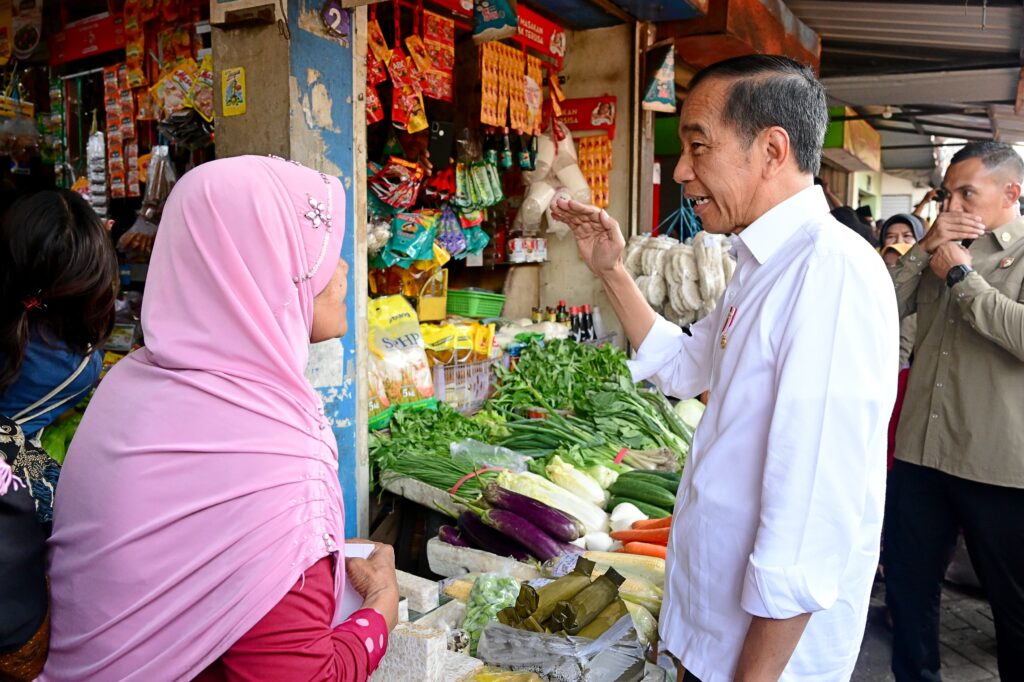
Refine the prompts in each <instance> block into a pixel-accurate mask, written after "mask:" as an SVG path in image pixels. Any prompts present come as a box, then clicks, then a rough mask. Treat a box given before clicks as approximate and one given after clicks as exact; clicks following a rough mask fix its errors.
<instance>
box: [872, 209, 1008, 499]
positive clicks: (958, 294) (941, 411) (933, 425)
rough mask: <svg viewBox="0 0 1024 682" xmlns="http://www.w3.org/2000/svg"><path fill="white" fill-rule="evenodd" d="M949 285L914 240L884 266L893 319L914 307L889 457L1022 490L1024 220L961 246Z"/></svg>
mask: <svg viewBox="0 0 1024 682" xmlns="http://www.w3.org/2000/svg"><path fill="white" fill-rule="evenodd" d="M970 252H971V257H972V259H973V261H974V263H973V267H974V270H975V271H974V272H972V273H970V274H969V275H968V276H967V277H966V278H965V279H964V281H962V282H960V283H959V284H957V285H956V286H955V287H953V288H952V289H949V288H948V287H947V286H946V283H945V281H943V280H941V279H939V278H938V277H937V276H936V275H935V274H934V273H933V272H932V271H931V269H930V268H929V267H928V262H929V259H930V257H929V255H928V254H927V252H925V251H924V249H922V248H921V246H920V244H918V245H916V246H914V248H913V249H911V250H910V251H909V252H907V254H906V255H905V256H904V257H903V258H902V259H901V260H900V262H899V264H898V265H897V266H896V267H894V268H893V269H892V271H891V272H892V277H893V281H894V282H895V285H896V298H897V300H898V302H899V308H900V317H901V318H904V317H907V316H908V315H912V314H914V313H917V335H916V339H915V343H914V365H913V367H912V368H911V370H910V381H909V383H908V386H907V395H906V399H905V402H904V404H903V412H902V414H901V416H900V423H899V429H898V430H897V434H896V458H897V459H900V460H903V461H905V462H910V463H911V464H919V465H923V466H927V467H932V468H934V469H938V470H939V471H944V472H946V473H948V474H951V475H953V476H958V477H960V478H966V479H969V480H972V481H980V482H982V483H990V484H994V485H1001V486H1009V487H1014V488H1024V218H1018V219H1016V220H1014V221H1012V222H1010V223H1007V224H1005V225H1002V226H1001V227H999V228H997V229H995V230H993V231H991V232H989V233H988V234H986V235H984V236H982V237H981V238H979V239H977V240H976V241H975V242H974V243H973V244H972V245H971V247H970Z"/></svg>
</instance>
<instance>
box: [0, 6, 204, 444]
mask: <svg viewBox="0 0 1024 682" xmlns="http://www.w3.org/2000/svg"><path fill="white" fill-rule="evenodd" d="M45 9H46V11H45V12H44V3H43V0H25V1H23V2H15V3H10V2H8V3H0V66H2V67H3V69H4V71H3V86H4V90H3V94H2V95H0V156H2V157H6V159H5V160H4V161H3V162H0V182H2V184H3V188H4V190H3V204H4V205H3V208H5V209H6V207H7V205H9V203H10V202H11V201H13V200H15V199H17V198H19V197H23V196H25V195H26V194H29V193H33V192H37V191H40V190H47V189H54V188H63V189H70V190H71V191H75V192H78V193H80V194H81V195H82V196H83V197H84V198H85V199H86V200H87V201H89V203H90V204H91V205H92V207H93V208H94V209H95V211H96V213H97V214H98V215H99V216H100V217H101V218H102V219H104V220H106V221H108V226H109V229H110V230H111V238H112V240H113V241H114V243H115V244H116V246H117V255H118V261H119V265H120V288H119V292H118V301H117V311H118V315H117V325H116V327H115V330H114V333H113V335H112V336H111V338H110V340H109V341H108V342H107V344H106V346H105V350H106V355H105V363H104V365H105V366H104V372H106V370H108V369H109V368H110V367H111V366H112V365H113V364H115V363H116V362H117V361H118V360H120V359H121V358H123V357H124V356H125V355H126V354H127V353H128V352H130V351H131V350H132V349H133V348H136V347H137V346H138V345H139V344H141V343H142V342H143V339H142V332H141V325H140V324H139V316H140V312H141V305H142V297H143V293H144V290H145V280H146V271H147V267H148V262H149V255H150V252H151V250H152V247H153V242H154V238H155V234H156V231H157V229H158V227H159V222H160V213H161V209H162V206H163V202H164V200H165V199H166V197H167V195H168V194H169V192H170V189H171V187H172V186H173V185H174V182H175V180H176V178H177V177H179V176H180V175H181V174H182V173H184V172H185V171H187V170H188V169H189V168H192V167H193V166H195V165H197V164H199V163H203V162H204V161H207V160H210V159H212V158H213V157H214V145H213V141H214V138H213V120H214V111H213V101H214V100H213V75H212V74H213V71H212V61H211V51H210V49H209V47H210V46H209V38H210V27H209V22H208V18H209V9H210V8H209V3H208V2H206V1H205V0H88V1H78V0H75V1H72V0H48V1H47V2H46V5H45ZM83 410H84V404H83V405H79V406H78V408H77V409H75V410H72V411H70V412H69V413H68V414H66V415H65V416H63V417H62V418H61V419H60V420H59V421H58V422H57V423H56V424H55V425H54V426H52V427H51V428H48V429H47V430H46V432H45V434H44V445H45V446H46V449H47V451H48V452H49V453H50V454H51V455H52V456H53V457H54V458H55V459H57V460H58V461H62V460H63V456H64V453H65V452H66V450H67V446H68V444H69V442H70V439H71V437H72V436H73V434H74V431H75V429H76V428H77V424H78V422H79V420H80V419H81V415H82V411H83Z"/></svg>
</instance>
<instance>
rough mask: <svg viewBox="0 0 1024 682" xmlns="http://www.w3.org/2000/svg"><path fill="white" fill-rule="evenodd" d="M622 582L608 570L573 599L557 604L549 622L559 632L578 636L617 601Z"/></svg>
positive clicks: (612, 569) (610, 569)
mask: <svg viewBox="0 0 1024 682" xmlns="http://www.w3.org/2000/svg"><path fill="white" fill-rule="evenodd" d="M624 580H625V578H624V577H622V575H620V574H619V573H618V572H617V571H616V570H615V569H614V568H609V569H608V571H607V572H606V573H605V574H604V575H602V576H601V577H600V578H598V579H597V580H595V581H594V582H592V583H590V585H588V586H587V587H585V588H583V589H582V590H581V591H580V592H579V594H577V595H576V596H575V597H573V598H572V599H570V600H569V601H563V602H559V603H558V605H557V606H556V607H555V610H554V611H553V612H552V614H551V620H552V621H553V623H554V625H556V626H557V627H558V628H559V629H560V630H564V631H565V632H566V633H568V634H570V635H576V634H579V631H580V630H582V629H583V628H585V627H586V626H587V625H589V624H590V622H591V621H593V620H594V619H595V618H597V616H598V615H599V614H600V613H601V612H602V611H604V610H605V609H606V608H608V606H609V605H610V604H611V603H612V602H613V601H615V600H616V599H618V597H619V585H621V584H622V583H623V581H624Z"/></svg>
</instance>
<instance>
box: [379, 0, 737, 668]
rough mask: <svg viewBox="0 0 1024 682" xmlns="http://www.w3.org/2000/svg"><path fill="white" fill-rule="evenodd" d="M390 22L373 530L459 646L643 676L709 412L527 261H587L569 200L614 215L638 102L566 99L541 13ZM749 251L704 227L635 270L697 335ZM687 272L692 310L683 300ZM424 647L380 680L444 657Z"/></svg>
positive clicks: (653, 249)
mask: <svg viewBox="0 0 1024 682" xmlns="http://www.w3.org/2000/svg"><path fill="white" fill-rule="evenodd" d="M483 5H486V6H487V8H489V11H482V10H481V6H483ZM485 9H486V8H485ZM367 14H368V21H367V41H368V50H367V52H368V54H367V65H366V73H367V83H366V102H367V106H366V116H367V121H366V124H367V131H366V139H367V171H366V178H367V201H366V206H367V216H366V221H367V250H368V259H369V267H368V279H369V281H368V287H367V289H368V292H369V295H370V300H369V302H368V306H367V328H368V333H367V337H368V338H367V347H368V350H369V352H368V357H369V363H368V367H367V386H368V413H369V428H370V442H369V458H370V465H371V471H370V481H371V511H370V515H369V517H370V531H371V537H372V538H374V539H378V540H382V541H388V542H391V543H392V544H394V545H395V547H396V554H397V558H398V564H399V568H400V569H403V570H404V571H408V572H410V573H416V574H418V575H420V576H423V577H424V578H426V579H427V580H439V579H440V580H442V582H441V583H439V584H436V583H435V587H434V588H431V587H430V586H429V585H430V584H429V583H428V587H427V588H426V589H427V591H428V592H430V591H431V590H432V589H433V592H434V593H435V594H439V595H440V597H441V600H442V601H443V600H444V599H453V600H454V601H453V602H451V603H450V604H446V605H442V606H440V609H439V611H444V612H445V614H447V615H439V614H435V613H434V607H433V602H431V603H430V608H429V609H428V610H429V611H430V612H431V613H430V614H428V615H426V616H425V617H424V616H423V614H418V613H417V612H416V611H417V610H416V609H415V608H411V611H412V613H411V614H410V616H411V618H412V620H413V621H415V625H416V626H417V627H425V628H426V627H429V623H431V621H432V620H444V622H445V624H446V625H447V626H448V627H449V628H451V629H454V630H456V631H465V632H466V634H467V637H468V642H467V647H466V648H465V649H463V648H462V647H460V646H459V645H458V642H457V641H456V640H454V639H449V640H448V642H447V645H446V646H445V647H444V649H445V650H448V651H449V653H450V652H451V651H456V652H460V653H468V654H470V655H471V656H475V657H478V658H477V660H478V661H479V662H481V663H486V664H488V665H490V666H496V667H498V668H503V669H504V670H505V672H504V673H503V674H504V675H508V674H509V673H508V672H507V671H508V670H521V671H533V672H536V673H540V674H542V675H543V676H544V677H545V678H546V679H562V678H559V677H557V675H558V673H557V672H556V669H558V668H559V667H560V666H565V665H569V666H576V667H577V668H580V667H581V666H582V668H581V669H589V668H591V667H593V666H597V667H601V668H605V669H607V670H614V669H619V668H617V666H621V670H620V672H622V673H623V674H627V672H628V671H630V670H632V673H636V672H639V673H641V675H642V673H643V671H644V668H645V661H646V659H647V658H648V657H649V656H650V654H651V652H652V651H654V650H656V647H655V644H656V641H655V640H656V634H655V633H656V623H657V615H658V613H659V611H660V606H661V597H662V589H663V584H664V558H665V554H666V545H667V542H668V534H669V524H670V523H671V515H672V508H673V505H674V503H675V492H676V488H677V487H678V485H679V481H680V471H681V468H682V466H683V464H684V462H685V457H686V453H687V451H688V449H689V443H690V440H691V438H692V435H693V431H694V428H695V426H696V421H697V420H698V419H699V415H700V413H701V411H702V405H701V403H699V401H683V402H681V403H679V404H672V403H670V402H669V401H668V400H667V399H666V398H665V397H664V396H663V395H662V394H661V393H660V392H659V391H657V390H656V389H653V388H650V387H643V386H638V385H636V384H634V383H633V382H632V381H631V379H630V377H629V372H628V370H627V368H626V364H625V361H626V354H625V352H624V350H622V348H621V347H620V343H621V340H620V339H618V338H617V337H616V335H615V334H614V333H613V332H610V331H609V329H608V328H607V326H608V325H607V324H606V322H605V320H603V319H602V314H601V311H600V309H599V308H598V309H595V307H594V306H593V305H592V303H593V301H572V302H571V303H570V302H567V301H566V300H562V299H561V298H556V299H553V300H547V299H546V296H545V292H543V291H541V290H540V289H538V288H537V287H533V288H531V287H528V286H524V285H523V282H524V281H528V278H521V277H520V274H519V273H521V272H523V271H530V272H536V270H533V269H537V268H539V269H540V272H545V271H548V270H556V271H557V270H558V269H561V268H566V267H567V266H576V265H578V259H577V257H576V255H575V248H574V247H573V248H572V250H571V252H570V251H568V250H567V249H565V248H560V249H559V251H560V254H559V256H557V257H553V256H552V252H551V250H549V248H548V246H549V245H564V246H571V245H572V238H571V237H568V238H566V235H567V234H568V232H569V230H568V227H567V226H565V225H561V224H559V223H558V222H557V221H555V220H553V218H552V216H551V214H550V210H549V207H550V204H551V202H552V200H553V199H554V198H555V197H557V196H563V197H571V198H575V199H577V200H580V201H584V202H592V203H595V204H597V205H599V206H609V204H610V203H611V199H612V196H611V195H612V187H611V182H610V173H611V172H612V170H613V159H614V156H615V155H614V154H613V152H612V149H613V145H614V144H615V139H616V136H617V135H619V136H621V135H626V136H627V137H628V133H623V131H622V130H621V129H620V130H616V127H617V125H616V124H617V122H619V121H620V120H621V119H620V117H619V115H618V113H619V112H618V108H619V107H620V106H628V105H629V103H628V102H621V101H620V100H619V99H618V98H617V97H616V96H614V95H610V94H606V95H601V96H580V97H576V98H571V97H568V96H567V95H566V90H569V89H570V85H569V84H566V83H564V82H563V78H562V77H561V74H562V72H563V70H564V69H567V68H568V65H569V64H571V63H572V61H573V59H574V55H573V52H572V45H573V43H572V41H570V40H569V39H568V37H567V35H566V31H565V30H564V29H563V28H562V27H561V26H559V25H558V24H557V23H556V22H554V21H552V20H551V19H550V17H549V16H548V15H545V14H543V9H542V8H540V7H538V8H534V7H532V6H530V5H527V4H525V3H520V4H519V5H518V9H517V11H514V12H513V10H512V9H511V8H509V7H507V6H505V5H503V4H502V3H477V4H476V12H475V13H474V12H473V11H471V10H470V8H464V7H463V6H462V5H461V4H459V3H454V2H437V3H430V2H425V3H415V2H409V1H408V0H396V1H395V2H390V3H377V4H374V5H371V6H370V8H369V9H368V12H367ZM580 42H581V44H583V43H584V42H585V41H583V40H581V41H580ZM574 68H575V69H576V71H575V73H582V71H583V69H582V68H581V67H580V66H578V65H577V66H576V67H574ZM578 82H585V80H584V79H583V78H580V79H579V81H578ZM579 94H581V95H590V93H586V92H580V93H579ZM620 141H621V138H620ZM620 196H621V195H620ZM690 236H692V235H690ZM725 251H727V248H724V244H723V243H722V242H721V240H719V239H717V238H711V237H708V236H706V235H703V234H702V235H698V239H697V240H696V241H694V242H693V243H690V244H682V243H681V242H680V241H679V236H678V235H677V236H676V237H675V238H672V237H670V236H663V237H660V238H656V239H655V238H649V237H645V238H643V239H635V240H633V242H632V243H631V245H630V267H631V272H633V273H634V276H635V277H637V278H638V281H639V282H640V283H641V285H642V287H643V288H644V289H645V293H647V295H648V299H649V300H651V301H652V303H653V304H655V305H656V306H657V307H658V308H659V310H664V311H665V312H666V314H668V315H669V316H670V317H672V318H673V319H674V321H677V322H679V323H680V324H683V325H686V324H690V323H692V322H694V321H696V320H697V319H699V317H701V316H703V315H704V314H707V312H709V311H710V309H711V308H712V307H713V305H714V303H713V301H714V300H715V299H716V298H717V297H718V296H719V295H720V293H721V291H722V290H723V289H724V286H725V283H726V281H727V279H728V277H729V276H730V274H731V266H732V261H731V259H730V258H729V257H728V255H727V254H725V253H724V252H725ZM553 258H561V259H564V260H557V259H553ZM535 279H540V278H535ZM682 280H685V281H686V282H687V287H686V291H687V293H689V294H692V299H693V300H687V301H685V303H684V302H683V301H682V300H676V299H675V297H674V296H673V298H672V299H670V298H669V294H668V293H667V289H668V288H669V287H670V286H671V284H670V283H673V282H677V281H682ZM659 292H660V294H659ZM581 304H582V305H581ZM676 306H678V307H676ZM403 575H405V574H403ZM460 605H461V606H460ZM410 627H411V626H410ZM414 632H418V633H419V634H418V635H417V637H421V636H422V637H427V638H429V635H428V634H427V633H426V632H425V631H418V630H414ZM417 641H418V640H417ZM595 642H597V643H599V644H597V645H595ZM400 648H401V647H400ZM524 650H529V651H530V652H533V653H532V656H533V658H530V657H522V656H521V653H522V652H523V651H524ZM403 655H404V654H401V653H395V654H392V655H391V657H392V659H393V660H394V661H395V663H393V665H392V667H388V664H386V665H385V667H384V668H382V672H381V673H378V674H379V675H380V674H384V671H390V672H389V674H399V677H396V678H395V679H405V677H402V676H401V674H400V672H399V671H401V670H410V669H416V670H419V669H420V665H421V662H410V661H404V659H402V656H403ZM598 659H600V660H598ZM451 664H452V663H451V661H449V662H448V663H446V664H443V665H451ZM427 668H428V669H430V665H427ZM632 673H629V674H632ZM389 679H390V678H389ZM478 679H486V677H479V678H478ZM496 679H497V678H496ZM565 679H590V678H588V677H572V676H569V677H566V678H565ZM609 679H614V678H609ZM624 679H630V677H629V676H628V675H627V676H626V677H625V678H624ZM636 679H640V677H636Z"/></svg>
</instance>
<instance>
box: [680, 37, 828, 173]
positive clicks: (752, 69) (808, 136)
mask: <svg viewBox="0 0 1024 682" xmlns="http://www.w3.org/2000/svg"><path fill="white" fill-rule="evenodd" d="M715 78H720V79H724V80H729V81H732V83H731V85H730V86H729V91H728V94H727V95H726V103H725V107H724V109H723V111H722V118H723V120H724V121H725V122H727V123H729V124H730V125H732V126H733V128H734V129H735V130H736V131H737V132H739V134H740V135H741V137H742V138H743V140H744V142H745V143H746V145H747V146H748V147H749V146H750V145H751V144H753V142H754V138H755V137H757V134H758V133H760V132H761V131H762V130H765V129H767V128H771V127H772V126H778V127H780V128H782V129H783V130H785V131H786V133H788V134H789V140H790V145H791V147H792V149H793V155H794V157H795V158H796V164H797V167H798V168H799V169H800V170H801V171H802V172H804V173H810V174H816V173H817V172H818V171H819V170H820V169H821V146H822V144H824V141H825V129H826V128H827V127H828V122H829V117H828V104H827V102H826V99H825V87H824V86H823V85H822V84H821V82H820V81H819V80H818V79H817V78H816V77H815V76H814V72H813V71H811V69H810V68H808V67H807V66H805V65H803V64H801V63H800V62H797V61H794V60H792V59H790V58H789V57H782V56H778V55H764V54H755V55H747V56H744V57H735V58H733V59H726V60H725V61H721V62H718V63H716V64H712V65H711V66H708V67H706V68H704V69H703V70H701V71H700V72H699V73H698V74H697V75H696V76H694V77H693V80H691V81H690V90H691V91H692V90H693V89H694V88H696V87H697V86H698V85H700V84H701V83H702V82H704V81H707V80H712V79H715Z"/></svg>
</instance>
